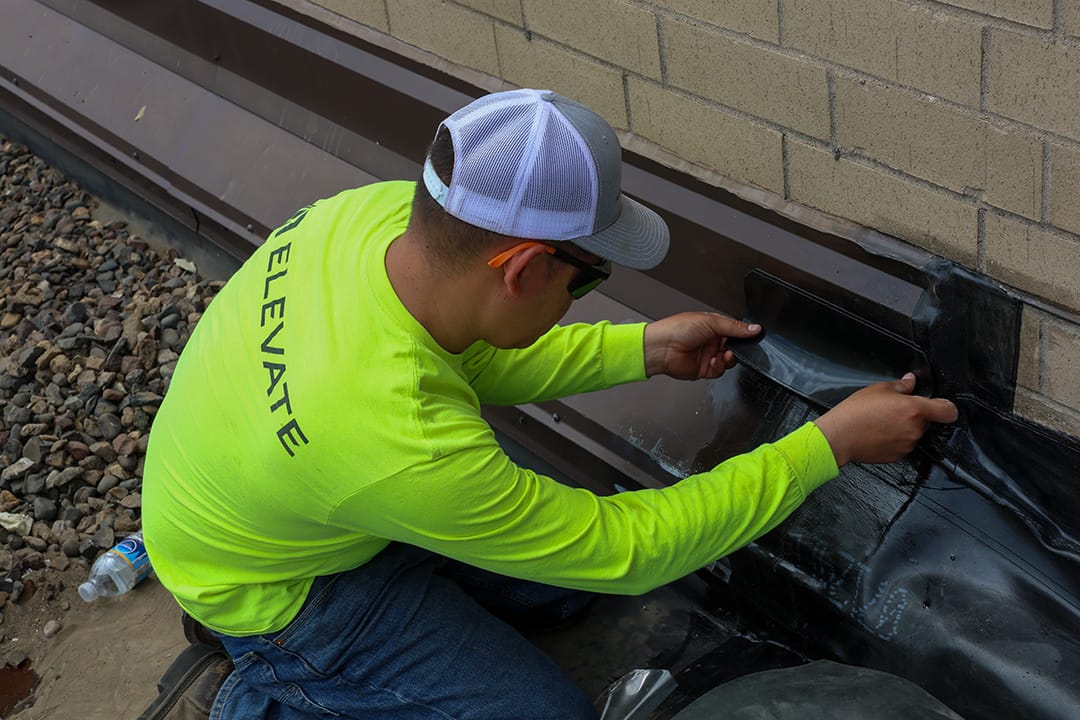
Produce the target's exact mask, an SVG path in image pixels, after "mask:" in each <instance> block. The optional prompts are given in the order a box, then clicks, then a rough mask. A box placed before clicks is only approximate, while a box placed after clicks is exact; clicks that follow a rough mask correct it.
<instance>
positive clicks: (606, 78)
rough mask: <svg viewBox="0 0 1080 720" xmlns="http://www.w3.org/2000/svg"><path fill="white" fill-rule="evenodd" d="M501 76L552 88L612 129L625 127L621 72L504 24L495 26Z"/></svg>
mask: <svg viewBox="0 0 1080 720" xmlns="http://www.w3.org/2000/svg"><path fill="white" fill-rule="evenodd" d="M495 40H496V43H497V44H498V48H499V63H500V65H501V66H502V76H503V79H505V80H507V81H509V82H512V83H514V84H516V85H520V86H521V87H535V88H545V89H549V90H554V91H556V92H558V93H560V94H562V95H565V96H566V97H568V98H572V99H574V100H577V101H578V102H580V103H582V104H584V105H586V106H588V107H589V108H591V109H592V110H594V111H595V112H597V113H599V114H600V115H601V116H602V117H603V118H604V119H605V120H607V121H608V122H609V123H611V125H612V126H613V127H615V128H619V129H625V128H626V126H627V119H626V97H625V94H624V93H623V84H622V73H621V72H620V71H619V70H616V69H613V68H611V67H608V66H607V65H603V64H601V63H599V62H597V61H595V60H593V59H591V58H588V57H585V56H584V55H582V54H580V53H578V52H576V51H573V50H566V49H565V48H562V47H559V46H557V45H554V44H552V43H550V42H547V41H546V40H541V39H538V38H537V37H536V36H533V39H532V40H528V39H526V37H525V33H523V32H521V31H518V30H513V29H511V28H507V27H497V28H495Z"/></svg>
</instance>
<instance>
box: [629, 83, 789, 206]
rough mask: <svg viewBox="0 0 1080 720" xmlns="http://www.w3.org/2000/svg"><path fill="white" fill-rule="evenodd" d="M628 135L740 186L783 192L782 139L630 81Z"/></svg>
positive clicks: (655, 87)
mask: <svg viewBox="0 0 1080 720" xmlns="http://www.w3.org/2000/svg"><path fill="white" fill-rule="evenodd" d="M629 88H630V117H631V121H632V124H633V128H632V129H633V131H634V133H635V134H636V135H639V136H641V137H643V138H646V139H648V140H652V141H653V142H655V143H656V144H657V145H660V146H662V147H664V148H667V149H668V150H671V151H672V152H673V153H675V154H676V155H678V156H679V157H681V158H683V159H685V160H688V161H690V162H695V163H698V164H700V165H705V166H707V167H709V168H712V169H713V170H716V171H718V172H720V173H723V174H724V175H727V176H728V177H730V178H733V179H735V180H738V181H739V182H745V183H750V184H751V185H757V186H758V187H763V188H765V189H767V190H772V191H773V192H775V193H778V194H783V192H784V164H783V152H782V147H781V145H782V137H781V134H780V133H779V132H777V131H776V130H772V129H770V128H766V127H762V126H761V125H755V124H754V123H752V122H750V121H748V120H743V119H741V118H738V117H735V116H734V115H732V114H730V113H727V112H724V111H722V110H718V109H716V108H714V107H710V106H708V105H706V104H705V103H704V102H700V101H697V100H693V99H690V98H687V97H685V96H683V95H679V94H676V93H674V92H672V91H671V90H666V89H664V88H662V87H660V86H659V85H657V84H655V83H652V82H649V81H647V80H640V79H638V78H634V77H631V78H630V83H629Z"/></svg>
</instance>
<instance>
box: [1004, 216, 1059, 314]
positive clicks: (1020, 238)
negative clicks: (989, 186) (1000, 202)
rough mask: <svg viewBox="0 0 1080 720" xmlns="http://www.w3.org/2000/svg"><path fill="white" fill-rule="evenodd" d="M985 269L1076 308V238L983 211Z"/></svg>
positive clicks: (1034, 292) (1036, 293)
mask: <svg viewBox="0 0 1080 720" xmlns="http://www.w3.org/2000/svg"><path fill="white" fill-rule="evenodd" d="M985 227H986V238H985V250H986V269H987V272H988V273H989V274H990V275H992V276H994V277H996V278H998V279H999V280H1003V281H1004V282H1007V283H1009V284H1010V285H1014V286H1016V287H1018V288H1020V289H1021V290H1026V291H1028V292H1030V293H1032V294H1033V295H1037V296H1039V297H1041V298H1045V299H1047V300H1050V301H1051V302H1056V303H1059V304H1061V305H1064V306H1065V307H1067V308H1069V309H1070V310H1080V282H1078V281H1077V278H1080V242H1077V241H1076V240H1071V239H1069V238H1064V237H1059V236H1057V235H1054V234H1051V233H1049V232H1047V231H1045V230H1043V229H1041V228H1039V227H1037V226H1033V225H1029V224H1027V223H1023V222H1020V221H1019V220H1014V219H1012V218H1007V217H1001V216H998V215H994V214H992V213H987V214H986V225H985Z"/></svg>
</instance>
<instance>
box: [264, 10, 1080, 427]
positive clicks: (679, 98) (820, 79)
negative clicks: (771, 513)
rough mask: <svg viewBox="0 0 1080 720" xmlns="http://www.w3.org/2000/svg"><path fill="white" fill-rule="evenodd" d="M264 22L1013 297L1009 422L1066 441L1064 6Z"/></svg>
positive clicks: (1071, 410) (1074, 267) (1072, 75)
mask: <svg viewBox="0 0 1080 720" xmlns="http://www.w3.org/2000/svg"><path fill="white" fill-rule="evenodd" d="M279 1H280V2H281V3H282V4H285V5H289V6H290V7H292V8H293V9H297V10H300V11H301V12H304V13H307V14H309V15H312V16H314V17H316V18H317V19H320V20H322V21H324V22H327V23H331V24H334V25H336V26H338V27H340V28H344V29H347V30H350V31H352V32H354V33H356V34H358V35H360V36H362V37H364V39H366V40H369V41H374V42H378V43H380V44H384V45H386V46H388V47H391V48H392V49H396V50H398V51H400V52H403V53H406V54H410V55H411V56H412V57H414V58H417V59H420V60H421V61H424V62H428V63H429V64H433V65H436V66H438V67H440V68H441V69H443V70H446V71H449V72H451V73H452V74H458V75H459V76H461V77H463V78H465V79H467V80H469V81H471V82H474V83H476V84H479V85H480V86H482V87H486V88H488V89H491V90H496V89H502V88H504V87H508V86H532V87H549V88H552V89H554V90H557V91H559V92H561V93H563V94H565V95H567V96H569V97H572V98H575V99H577V100H579V101H581V102H583V103H585V104H587V105H589V106H590V107H592V108H594V109H596V110H597V111H598V112H600V113H601V114H602V115H603V116H604V117H605V118H606V119H607V120H608V121H609V122H610V123H611V124H612V125H613V126H614V127H616V128H617V129H619V130H620V131H623V141H624V144H629V145H630V146H631V147H632V148H633V149H634V150H635V151H637V152H639V153H642V154H645V155H649V156H652V157H654V158H655V159H658V160H660V161H661V162H665V163H667V164H669V165H673V166H675V167H678V168H679V169H681V170H684V171H687V172H691V173H693V174H695V175H697V176H698V177H701V178H703V179H705V180H707V181H710V182H714V183H716V184H718V185H722V186H724V187H727V188H728V189H732V190H734V191H735V192H737V193H739V194H740V195H742V196H743V197H747V198H749V199H754V200H756V201H758V202H762V203H764V204H767V205H769V206H771V207H774V208H780V209H783V208H792V207H800V208H810V209H812V210H813V211H817V212H820V213H822V217H826V216H828V217H839V218H843V219H844V220H846V221H851V223H854V225H851V227H852V228H854V229H855V230H857V229H858V228H859V227H862V228H872V229H874V230H876V231H880V232H881V233H885V234H887V235H890V236H894V237H896V238H899V239H900V240H903V241H906V242H908V243H912V244H914V245H917V246H919V247H922V248H925V249H927V250H929V251H931V252H933V253H936V254H939V255H942V256H945V257H947V258H950V259H953V260H956V261H957V262H960V263H962V264H964V265H966V266H968V267H971V268H974V269H976V270H978V271H980V272H982V273H985V274H987V275H989V276H991V277H993V278H995V279H997V280H999V281H1001V282H1003V283H1005V284H1008V285H1010V286H1012V287H1014V288H1016V289H1018V290H1019V291H1021V292H1022V293H1023V294H1024V295H1025V297H1027V298H1029V299H1030V302H1029V303H1028V304H1026V305H1025V310H1024V325H1023V333H1022V335H1023V337H1022V349H1021V355H1022V357H1021V368H1020V376H1019V381H1020V388H1019V390H1018V392H1017V397H1016V406H1017V409H1018V411H1019V412H1021V413H1022V414H1025V415H1027V416H1029V417H1031V418H1033V419H1036V420H1038V421H1040V422H1043V423H1045V424H1048V425H1050V426H1053V427H1056V428H1059V429H1062V430H1065V431H1067V432H1070V433H1072V434H1078V435H1080V384H1078V380H1080V360H1078V359H1077V358H1080V324H1078V322H1080V0H940V1H937V0H279ZM811 214H813V213H811ZM802 215H803V216H804V217H805V216H806V213H805V212H804V213H802ZM855 230H853V233H854V231H855Z"/></svg>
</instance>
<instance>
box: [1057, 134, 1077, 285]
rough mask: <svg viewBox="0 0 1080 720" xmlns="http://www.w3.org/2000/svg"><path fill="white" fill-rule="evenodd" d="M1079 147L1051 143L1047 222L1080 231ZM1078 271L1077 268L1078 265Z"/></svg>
mask: <svg viewBox="0 0 1080 720" xmlns="http://www.w3.org/2000/svg"><path fill="white" fill-rule="evenodd" d="M1078 197H1080V149H1078V148H1076V147H1074V146H1072V145H1062V144H1060V143H1051V144H1050V224H1051V225H1055V226H1057V227H1059V228H1063V229H1065V230H1068V231H1070V232H1074V233H1077V234H1080V202H1077V198H1078ZM1077 272H1078V273H1080V268H1077Z"/></svg>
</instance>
